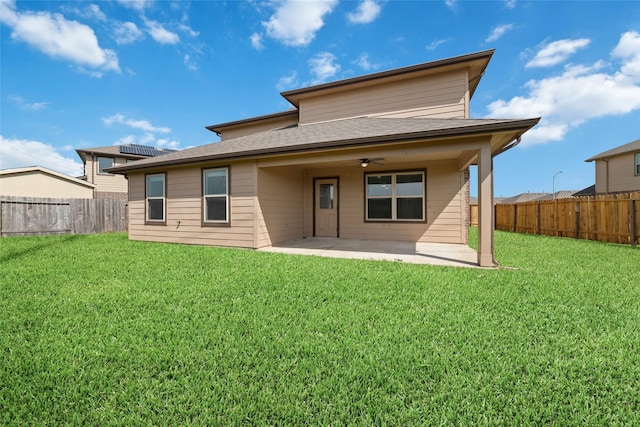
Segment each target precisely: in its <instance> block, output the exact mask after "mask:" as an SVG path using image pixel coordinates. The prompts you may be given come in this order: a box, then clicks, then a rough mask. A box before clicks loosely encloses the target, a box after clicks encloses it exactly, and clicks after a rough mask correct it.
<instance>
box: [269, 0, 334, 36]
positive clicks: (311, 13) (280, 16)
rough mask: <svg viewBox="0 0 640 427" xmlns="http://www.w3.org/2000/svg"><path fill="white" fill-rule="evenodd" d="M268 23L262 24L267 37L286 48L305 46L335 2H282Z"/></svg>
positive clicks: (316, 0)
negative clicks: (277, 41)
mask: <svg viewBox="0 0 640 427" xmlns="http://www.w3.org/2000/svg"><path fill="white" fill-rule="evenodd" d="M277 4H278V8H277V10H276V11H275V13H274V14H273V15H272V16H271V18H270V19H269V21H268V22H263V23H262V25H263V26H264V28H265V30H266V33H267V36H269V37H271V38H273V39H276V40H279V41H280V42H282V43H283V44H285V45H287V46H305V45H307V44H309V43H311V41H312V40H313V38H314V37H315V35H316V32H318V31H319V30H320V28H322V26H323V25H324V20H323V17H324V15H326V14H327V13H330V12H331V11H332V10H333V8H334V6H335V5H336V4H337V0H310V1H300V0H282V1H280V2H278V3H277Z"/></svg>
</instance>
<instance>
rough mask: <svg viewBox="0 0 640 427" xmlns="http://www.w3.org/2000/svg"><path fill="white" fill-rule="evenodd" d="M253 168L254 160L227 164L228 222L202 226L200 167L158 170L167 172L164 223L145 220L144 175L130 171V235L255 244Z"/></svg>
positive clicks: (136, 238) (197, 242)
mask: <svg viewBox="0 0 640 427" xmlns="http://www.w3.org/2000/svg"><path fill="white" fill-rule="evenodd" d="M207 166H210V165H207ZM222 166H224V165H222ZM255 170H256V168H255V164H254V163H253V162H242V163H234V164H232V165H230V166H229V184H230V194H231V197H230V224H229V225H220V226H213V227H212V226H204V227H203V226H202V184H201V182H202V168H201V167H198V166H192V167H183V168H177V169H169V170H166V171H158V172H165V173H166V186H167V194H166V203H167V213H166V220H167V221H166V225H155V224H154V225H147V224H145V175H144V174H142V173H140V174H133V175H131V176H130V177H129V183H130V187H129V238H130V239H132V240H147V241H157V242H172V243H186V244H198V245H215V246H233V247H245V248H253V247H255V243H254V229H255V228H254V223H255V221H254V195H255V191H254V188H255Z"/></svg>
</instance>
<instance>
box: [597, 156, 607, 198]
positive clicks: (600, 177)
mask: <svg viewBox="0 0 640 427" xmlns="http://www.w3.org/2000/svg"><path fill="white" fill-rule="evenodd" d="M606 192H607V162H605V161H603V160H596V193H606Z"/></svg>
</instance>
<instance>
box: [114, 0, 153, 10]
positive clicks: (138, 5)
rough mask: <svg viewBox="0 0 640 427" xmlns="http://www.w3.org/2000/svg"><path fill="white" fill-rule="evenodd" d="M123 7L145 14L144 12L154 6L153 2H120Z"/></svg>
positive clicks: (150, 0) (126, 0)
mask: <svg viewBox="0 0 640 427" xmlns="http://www.w3.org/2000/svg"><path fill="white" fill-rule="evenodd" d="M118 3H120V4H121V5H122V6H124V7H127V8H129V9H133V10H137V11H138V12H144V10H145V9H146V8H148V7H150V6H151V5H153V1H152V0H118Z"/></svg>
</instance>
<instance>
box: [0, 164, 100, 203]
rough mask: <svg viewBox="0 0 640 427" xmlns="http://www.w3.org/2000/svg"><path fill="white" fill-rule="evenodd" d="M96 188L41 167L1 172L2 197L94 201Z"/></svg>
mask: <svg viewBox="0 0 640 427" xmlns="http://www.w3.org/2000/svg"><path fill="white" fill-rule="evenodd" d="M95 187H96V186H95V184H91V183H88V182H86V181H83V180H81V179H78V178H74V177H72V176H69V175H65V174H62V173H59V172H56V171H53V170H51V169H47V168H43V167H41V166H29V167H24V168H15V169H3V170H0V196H18V197H54V198H63V199H93V191H94V189H95Z"/></svg>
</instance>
